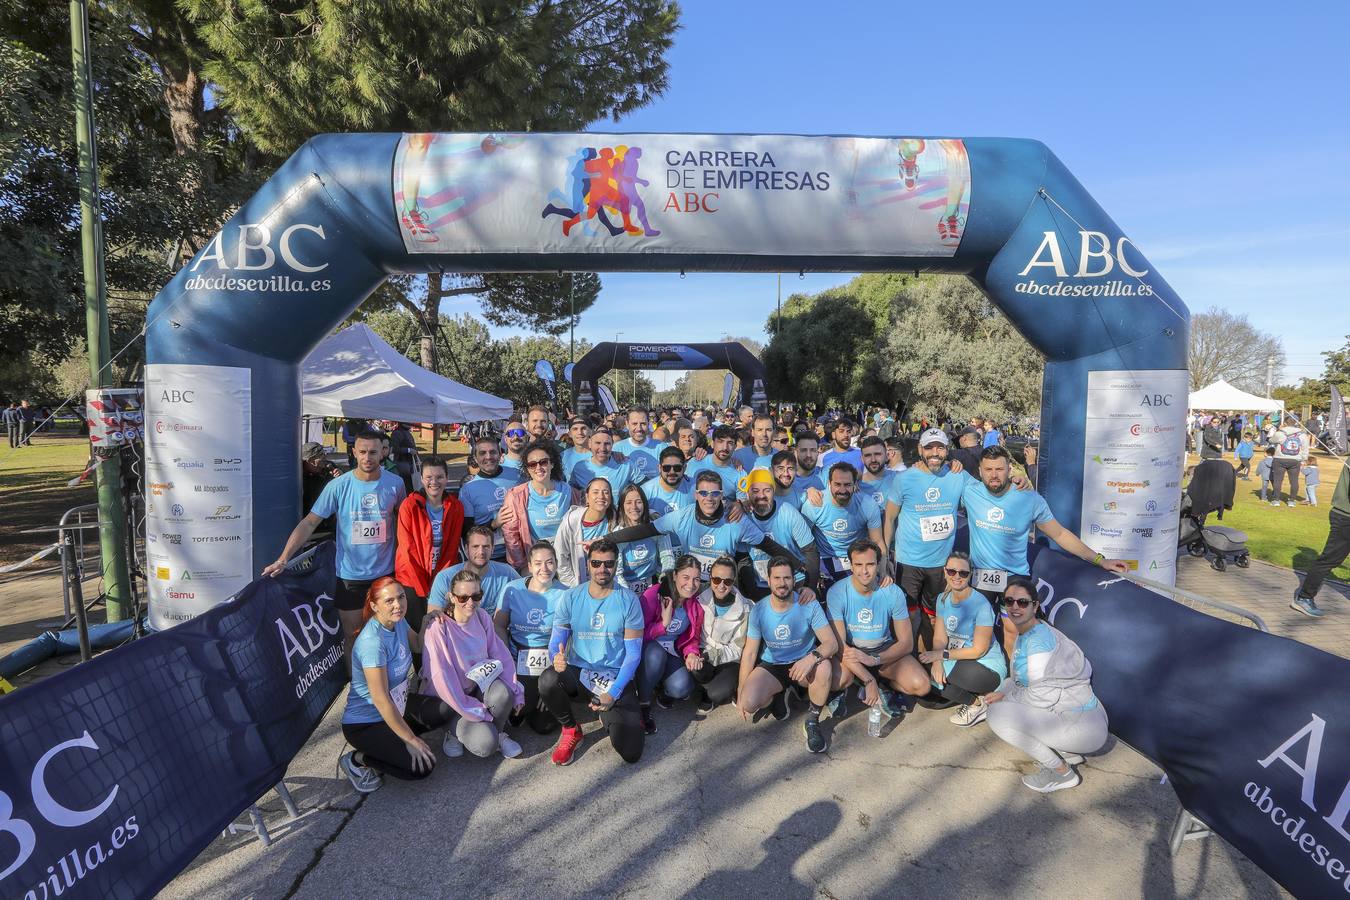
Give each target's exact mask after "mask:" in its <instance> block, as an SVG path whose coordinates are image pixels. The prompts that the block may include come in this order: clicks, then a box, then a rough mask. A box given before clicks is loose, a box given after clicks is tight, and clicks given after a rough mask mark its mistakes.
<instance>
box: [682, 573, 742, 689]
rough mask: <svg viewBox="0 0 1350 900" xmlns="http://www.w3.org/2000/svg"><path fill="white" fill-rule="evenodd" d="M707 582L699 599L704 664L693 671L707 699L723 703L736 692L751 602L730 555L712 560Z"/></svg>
mask: <svg viewBox="0 0 1350 900" xmlns="http://www.w3.org/2000/svg"><path fill="white" fill-rule="evenodd" d="M708 583H709V586H708V587H707V588H705V589H704V591H703V593H702V594H700V595H699V598H698V602H699V604H700V605H701V606H702V607H703V667H702V668H700V669H695V670H693V672H692V673H691V674H692V675H693V676H694V680H695V681H697V682H698V683H699V684H701V685H702V686H703V693H704V695H705V696H706V697H707V698H708V702H709V703H711V704H712V705H713V706H720V705H721V704H723V703H727V702H729V701H730V700H731V699H732V698H733V697H735V695H736V684H737V682H738V681H739V679H740V671H741V651H742V650H743V649H744V648H745V634H746V632H747V631H748V630H749V628H750V607H751V603H750V601H748V600H746V599H745V598H744V597H742V596H741V593H740V591H738V590H736V562H735V561H734V560H733V559H731V558H730V557H727V556H723V557H721V558H719V559H717V560H715V561H714V562H713V564H712V566H711V568H710V569H709V582H708Z"/></svg>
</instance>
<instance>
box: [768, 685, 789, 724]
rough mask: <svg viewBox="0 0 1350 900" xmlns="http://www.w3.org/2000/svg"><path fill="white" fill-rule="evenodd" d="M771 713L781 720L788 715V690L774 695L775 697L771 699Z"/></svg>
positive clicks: (777, 719)
mask: <svg viewBox="0 0 1350 900" xmlns="http://www.w3.org/2000/svg"><path fill="white" fill-rule="evenodd" d="M769 715H771V716H773V717H774V719H775V720H776V721H779V722H781V721H783V720H784V719H786V718H787V717H788V701H787V691H780V692H779V693H777V694H774V695H773V699H772V700H770V701H769Z"/></svg>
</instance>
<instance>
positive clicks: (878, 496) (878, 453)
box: [858, 435, 900, 509]
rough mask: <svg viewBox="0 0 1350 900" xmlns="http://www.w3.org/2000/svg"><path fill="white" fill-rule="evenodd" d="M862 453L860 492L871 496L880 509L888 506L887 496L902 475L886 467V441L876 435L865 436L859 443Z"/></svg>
mask: <svg viewBox="0 0 1350 900" xmlns="http://www.w3.org/2000/svg"><path fill="white" fill-rule="evenodd" d="M858 450H859V452H861V453H862V461H863V468H862V478H861V479H859V481H858V493H860V494H862V495H863V496H864V497H869V498H871V500H872V502H873V503H875V504H876V505H877V508H878V509H885V508H886V498H887V497H888V496H889V495H890V492H891V488H892V486H893V485H894V484H895V482H896V480H897V479H898V478H899V477H900V473H899V472H892V471H891V470H890V469H888V468H886V442H885V441H883V440H882V439H881V438H879V437H877V436H876V435H872V436H871V437H865V438H863V439H862V442H861V443H860V444H859V445H858Z"/></svg>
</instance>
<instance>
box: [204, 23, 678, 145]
mask: <svg viewBox="0 0 1350 900" xmlns="http://www.w3.org/2000/svg"><path fill="white" fill-rule="evenodd" d="M182 5H183V8H184V9H186V10H187V12H188V14H189V16H190V17H191V18H192V20H193V21H194V22H195V23H196V25H197V29H198V31H199V33H200V34H201V36H202V37H203V38H204V40H205V42H206V44H207V46H208V47H209V48H210V51H211V54H212V58H211V59H210V60H208V62H207V63H206V66H205V71H206V74H207V76H208V77H209V78H210V79H211V81H212V82H213V83H214V84H215V85H216V86H217V87H218V88H219V90H220V94H221V98H222V99H221V102H222V103H223V105H224V106H225V107H227V108H228V109H229V110H230V111H231V113H232V114H233V115H234V117H235V120H236V121H237V122H238V123H239V125H240V126H241V127H242V128H243V129H244V130H245V131H246V132H247V133H248V134H249V136H250V137H251V138H252V139H253V140H254V141H256V142H257V144H258V146H260V147H262V148H263V149H264V150H266V151H268V152H270V153H274V154H278V155H286V154H289V153H290V152H291V151H292V150H294V149H295V148H296V147H297V146H299V145H300V144H301V143H303V142H304V140H305V139H306V138H308V137H309V136H310V135H313V134H318V133H322V132H325V131H379V130H390V131H475V130H483V131H497V130H508V129H509V130H515V131H568V130H572V129H577V128H582V127H585V126H586V125H588V124H589V123H591V122H593V121H595V120H596V119H599V118H603V117H611V118H614V119H616V120H617V119H618V118H619V117H620V116H622V115H623V114H624V113H627V112H631V111H632V110H635V109H638V108H639V107H641V106H644V105H646V104H647V103H649V102H650V101H651V99H652V98H653V97H654V96H656V95H657V94H659V93H661V91H663V90H664V89H665V87H666V73H667V62H666V59H665V53H666V51H667V50H669V49H670V46H671V42H672V39H673V35H674V32H675V29H676V28H677V27H678V18H679V8H678V6H676V4H675V3H673V2H670V0H630V2H627V3H621V4H620V3H595V2H587V0H556V2H539V0H493V2H488V0H401V2H399V3H396V4H391V3H388V2H386V0H291V2H286V3H270V2H262V0H242V2H241V0H182Z"/></svg>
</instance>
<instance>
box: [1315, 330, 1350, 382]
mask: <svg viewBox="0 0 1350 900" xmlns="http://www.w3.org/2000/svg"><path fill="white" fill-rule="evenodd" d="M1322 357H1323V358H1324V359H1325V360H1326V361H1327V368H1326V371H1325V372H1324V373H1323V374H1322V380H1323V381H1325V382H1326V383H1327V384H1329V385H1331V384H1334V385H1336V387H1337V388H1339V389H1340V391H1341V393H1342V394H1345V393H1350V334H1347V335H1346V336H1345V346H1343V347H1341V348H1340V349H1339V350H1327V351H1325V352H1323V353H1322Z"/></svg>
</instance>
